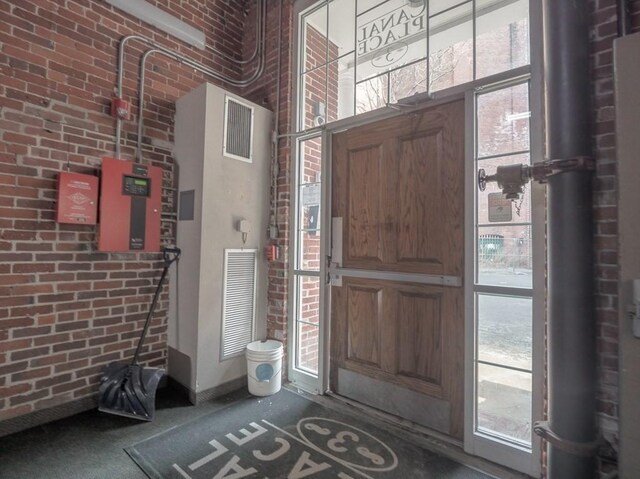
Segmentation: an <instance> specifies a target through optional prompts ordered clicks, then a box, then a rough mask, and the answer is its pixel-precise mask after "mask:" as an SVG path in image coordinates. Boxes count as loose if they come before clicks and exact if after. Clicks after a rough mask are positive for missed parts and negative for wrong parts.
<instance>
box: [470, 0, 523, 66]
mask: <svg viewBox="0 0 640 479" xmlns="http://www.w3.org/2000/svg"><path fill="white" fill-rule="evenodd" d="M497 3H502V6H500V7H499V8H496V4H497ZM476 16H477V19H476V77H477V78H482V77H485V76H488V75H493V74H495V73H500V72H504V71H507V70H511V69H513V68H517V67H521V66H523V65H527V64H528V63H529V0H518V1H516V2H496V0H476Z"/></svg>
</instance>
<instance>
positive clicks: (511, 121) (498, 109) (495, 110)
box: [477, 83, 531, 157]
mask: <svg viewBox="0 0 640 479" xmlns="http://www.w3.org/2000/svg"><path fill="white" fill-rule="evenodd" d="M477 115H478V116H477V118H478V156H479V157H483V156H493V155H503V154H508V153H514V152H516V151H525V150H528V149H529V117H530V116H531V112H530V110H529V84H528V83H522V84H520V85H516V86H513V87H510V88H504V89H502V90H497V91H494V92H490V93H485V94H482V95H478V112H477Z"/></svg>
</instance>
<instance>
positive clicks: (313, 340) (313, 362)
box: [296, 323, 320, 374]
mask: <svg viewBox="0 0 640 479" xmlns="http://www.w3.org/2000/svg"><path fill="white" fill-rule="evenodd" d="M319 335H320V329H319V328H318V327H317V326H315V325H313V324H304V323H298V348H297V353H298V358H297V361H296V363H297V366H298V368H299V369H303V370H305V371H308V372H310V373H313V374H318V339H319Z"/></svg>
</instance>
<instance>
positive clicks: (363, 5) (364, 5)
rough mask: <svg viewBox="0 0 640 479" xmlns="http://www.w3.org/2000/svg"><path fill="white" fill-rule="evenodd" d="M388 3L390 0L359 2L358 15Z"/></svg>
mask: <svg viewBox="0 0 640 479" xmlns="http://www.w3.org/2000/svg"><path fill="white" fill-rule="evenodd" d="M351 1H353V0H351ZM387 1H388V0H358V15H360V14H361V13H363V12H366V11H367V10H370V9H372V8H374V7H376V6H378V5H380V4H381V3H385V2H387ZM354 3H355V2H354Z"/></svg>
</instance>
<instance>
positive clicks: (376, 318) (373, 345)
mask: <svg viewBox="0 0 640 479" xmlns="http://www.w3.org/2000/svg"><path fill="white" fill-rule="evenodd" d="M347 294H348V300H347V308H348V312H347V318H348V321H347V331H348V336H347V340H348V350H347V359H348V360H349V361H358V362H361V363H363V364H366V365H368V366H370V367H377V368H381V367H382V364H381V359H382V353H381V350H380V346H381V344H380V336H381V331H380V326H381V324H382V318H381V317H380V313H381V311H380V308H379V306H380V303H381V301H380V299H381V298H380V296H381V295H382V290H381V288H366V287H362V286H354V287H352V288H349V289H348V293H347Z"/></svg>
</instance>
